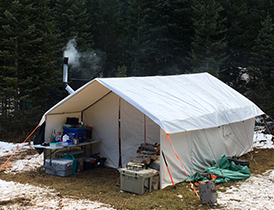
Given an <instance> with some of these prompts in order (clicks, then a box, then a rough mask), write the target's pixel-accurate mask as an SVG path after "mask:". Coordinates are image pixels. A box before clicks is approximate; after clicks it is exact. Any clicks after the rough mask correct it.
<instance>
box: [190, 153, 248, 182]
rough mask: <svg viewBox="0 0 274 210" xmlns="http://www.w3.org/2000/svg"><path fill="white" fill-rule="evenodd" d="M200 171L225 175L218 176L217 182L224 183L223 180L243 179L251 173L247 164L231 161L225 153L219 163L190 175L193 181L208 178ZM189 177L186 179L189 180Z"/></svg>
mask: <svg viewBox="0 0 274 210" xmlns="http://www.w3.org/2000/svg"><path fill="white" fill-rule="evenodd" d="M200 173H209V174H214V175H217V176H223V177H225V179H223V178H217V179H216V180H215V183H223V182H234V181H238V180H241V179H247V178H249V177H250V175H251V173H250V171H249V169H248V167H247V166H241V165H237V166H236V164H235V163H234V162H233V161H232V162H229V161H228V159H227V157H226V156H225V155H222V156H221V158H220V160H219V162H218V164H215V165H214V166H212V167H209V168H206V169H205V170H204V171H202V172H197V173H196V174H194V175H193V176H191V177H189V179H190V181H191V182H198V181H204V180H207V178H205V177H203V176H201V175H199V174H200ZM189 179H188V178H187V179H186V181H187V182H189Z"/></svg>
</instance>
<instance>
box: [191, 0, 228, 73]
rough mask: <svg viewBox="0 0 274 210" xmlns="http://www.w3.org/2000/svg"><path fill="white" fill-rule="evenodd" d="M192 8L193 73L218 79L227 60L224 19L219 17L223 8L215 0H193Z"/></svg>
mask: <svg viewBox="0 0 274 210" xmlns="http://www.w3.org/2000/svg"><path fill="white" fill-rule="evenodd" d="M192 8H193V14H192V20H193V27H194V35H193V41H192V43H191V45H192V50H191V52H190V60H191V63H192V66H193V72H209V73H211V74H213V75H215V76H217V77H218V76H219V73H220V71H222V70H223V63H224V61H225V60H226V59H227V55H226V53H225V50H226V47H227V41H226V37H225V32H226V29H225V26H224V21H225V19H223V18H222V16H221V15H220V13H221V12H222V11H223V8H222V6H221V5H220V3H219V1H216V0H208V1H205V0H194V1H192Z"/></svg>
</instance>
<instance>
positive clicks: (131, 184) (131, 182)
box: [120, 167, 154, 195]
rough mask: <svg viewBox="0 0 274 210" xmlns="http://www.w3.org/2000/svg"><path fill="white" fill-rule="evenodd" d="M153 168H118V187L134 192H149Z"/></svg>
mask: <svg viewBox="0 0 274 210" xmlns="http://www.w3.org/2000/svg"><path fill="white" fill-rule="evenodd" d="M153 173H154V172H153V170H151V169H143V170H139V171H134V170H129V169H127V168H126V167H125V168H122V169H121V170H120V188H121V190H123V191H127V192H132V193H136V194H139V195H141V194H144V193H145V192H151V186H152V176H153Z"/></svg>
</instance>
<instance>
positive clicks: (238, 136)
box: [160, 118, 255, 188]
mask: <svg viewBox="0 0 274 210" xmlns="http://www.w3.org/2000/svg"><path fill="white" fill-rule="evenodd" d="M254 125H255V120H254V118H252V119H249V120H246V121H244V122H237V123H232V124H228V125H223V126H220V127H216V128H211V129H203V130H196V131H188V132H183V133H177V134H171V135H170V140H171V142H172V146H173V148H174V149H175V151H176V153H177V155H178V156H179V158H180V160H181V162H182V165H183V167H184V169H185V171H186V172H187V174H188V175H189V176H192V175H194V174H195V173H196V172H198V171H202V170H204V169H205V168H207V167H210V166H212V165H214V164H216V163H217V162H218V161H219V158H220V157H221V155H222V154H225V155H227V156H240V155H243V154H244V153H246V152H248V151H250V144H252V142H253V134H254ZM246 133H248V137H247V135H246ZM161 150H162V151H163V152H164V154H165V156H166V159H167V162H168V165H169V168H170V171H171V175H172V178H173V180H174V182H175V183H178V182H181V181H183V180H184V179H185V178H187V177H186V175H185V173H184V172H183V170H182V167H181V165H180V162H179V160H178V159H177V158H176V156H175V154H174V152H173V150H172V148H171V146H170V143H169V141H168V139H166V133H165V132H164V131H163V130H162V131H161ZM160 185H161V188H164V187H166V186H168V185H171V181H170V177H169V174H168V172H167V169H166V166H165V163H164V162H163V159H162V158H161V180H160Z"/></svg>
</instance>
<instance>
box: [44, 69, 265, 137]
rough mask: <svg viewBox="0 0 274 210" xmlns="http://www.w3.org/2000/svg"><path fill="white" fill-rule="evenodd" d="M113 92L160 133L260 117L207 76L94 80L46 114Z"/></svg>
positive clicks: (82, 107) (254, 108) (75, 107)
mask: <svg viewBox="0 0 274 210" xmlns="http://www.w3.org/2000/svg"><path fill="white" fill-rule="evenodd" d="M110 92H114V93H116V94H117V95H119V96H120V97H122V98H123V99H124V100H126V101H127V102H128V103H130V104H131V105H133V106H134V107H136V108H137V109H138V110H140V111H141V112H143V113H144V114H145V115H147V116H148V117H149V118H150V119H152V120H153V121H154V122H155V123H156V124H158V125H159V126H160V127H161V128H162V129H163V130H164V131H165V132H166V133H170V134H172V133H179V132H184V131H191V130H198V129H206V128H213V127H217V126H220V125H225V124H229V123H234V122H239V121H243V120H246V119H250V118H253V117H255V116H259V115H262V114H264V113H263V111H262V110H260V109H259V108H258V107H257V106H256V105H255V104H254V103H252V102H251V101H250V100H248V99H247V98H246V97H244V96H243V95H241V94H240V93H238V92H237V91H235V90H234V89H232V88H230V87H229V86H228V85H226V84H225V83H223V82H222V81H220V80H218V79H217V78H215V77H213V76H212V75H210V74H208V73H199V74H184V75H174V76H151V77H127V78H96V79H94V80H92V81H90V82H88V83H87V84H85V85H84V86H82V87H81V88H79V89H78V90H77V91H75V92H74V93H73V94H71V95H69V96H67V97H66V98H65V99H63V100H62V101H60V102H59V103H58V104H56V105H55V106H54V107H52V108H51V109H50V110H48V111H47V112H46V113H45V114H44V116H43V118H42V120H41V122H40V125H41V124H42V122H43V121H44V120H45V117H46V115H48V114H58V113H70V112H71V113H73V112H81V111H83V110H85V109H87V108H88V107H90V106H92V105H93V104H94V103H96V102H97V101H98V100H100V99H101V98H103V97H104V96H106V95H108V94H109V93H110Z"/></svg>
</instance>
